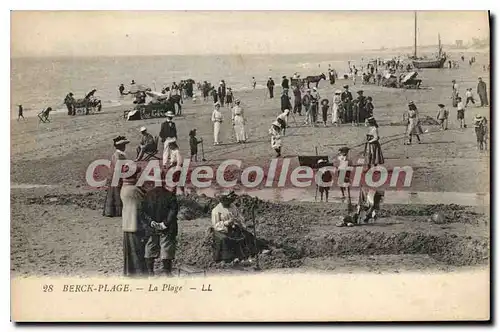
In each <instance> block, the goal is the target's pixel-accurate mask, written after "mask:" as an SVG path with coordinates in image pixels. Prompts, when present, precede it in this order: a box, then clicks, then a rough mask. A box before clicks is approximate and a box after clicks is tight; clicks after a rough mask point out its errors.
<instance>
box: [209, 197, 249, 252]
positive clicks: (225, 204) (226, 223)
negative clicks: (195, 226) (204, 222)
mask: <svg viewBox="0 0 500 332" xmlns="http://www.w3.org/2000/svg"><path fill="white" fill-rule="evenodd" d="M236 198H237V196H236V195H235V194H234V192H232V191H231V192H229V193H227V192H225V193H223V194H221V195H219V202H220V203H219V204H218V205H216V206H215V208H214V209H213V210H212V230H213V235H214V242H215V243H214V244H215V247H214V249H215V250H214V251H215V252H214V260H215V261H216V262H218V261H224V262H232V261H234V260H240V259H246V258H248V257H249V255H252V254H255V253H256V247H255V237H254V235H253V234H252V233H250V232H249V231H247V230H246V228H245V226H244V221H245V219H244V217H243V216H242V214H241V213H240V211H239V210H238V208H237V207H236V206H235V205H234V204H233V202H234V201H235V200H236Z"/></svg>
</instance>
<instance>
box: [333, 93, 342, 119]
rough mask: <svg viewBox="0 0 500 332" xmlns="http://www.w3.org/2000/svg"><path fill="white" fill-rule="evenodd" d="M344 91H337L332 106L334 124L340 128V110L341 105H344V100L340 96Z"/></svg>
mask: <svg viewBox="0 0 500 332" xmlns="http://www.w3.org/2000/svg"><path fill="white" fill-rule="evenodd" d="M341 94H342V91H340V90H335V94H334V95H333V106H332V124H334V125H336V126H338V125H339V109H340V104H341V103H342V98H341V97H340V95H341Z"/></svg>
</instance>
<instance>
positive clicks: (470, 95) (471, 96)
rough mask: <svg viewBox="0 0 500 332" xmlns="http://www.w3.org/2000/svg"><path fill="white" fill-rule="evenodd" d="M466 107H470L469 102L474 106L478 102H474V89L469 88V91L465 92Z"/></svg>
mask: <svg viewBox="0 0 500 332" xmlns="http://www.w3.org/2000/svg"><path fill="white" fill-rule="evenodd" d="M465 98H466V100H465V107H467V105H469V102H471V103H473V104H474V105H475V104H476V102H475V101H474V94H473V93H472V88H468V89H467V91H465Z"/></svg>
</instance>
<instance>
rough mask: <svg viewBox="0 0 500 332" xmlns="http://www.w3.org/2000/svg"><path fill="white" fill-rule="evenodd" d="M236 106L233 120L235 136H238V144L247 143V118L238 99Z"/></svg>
mask: <svg viewBox="0 0 500 332" xmlns="http://www.w3.org/2000/svg"><path fill="white" fill-rule="evenodd" d="M235 104H236V106H234V107H233V111H232V113H233V114H232V120H233V128H234V134H235V136H236V142H237V143H245V142H246V140H247V135H246V132H245V122H246V121H245V117H244V115H243V109H242V108H241V107H240V101H239V100H238V99H236V100H235Z"/></svg>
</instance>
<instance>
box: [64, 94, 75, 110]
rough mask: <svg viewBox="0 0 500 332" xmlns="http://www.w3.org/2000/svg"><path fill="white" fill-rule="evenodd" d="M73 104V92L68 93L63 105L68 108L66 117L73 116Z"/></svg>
mask: <svg viewBox="0 0 500 332" xmlns="http://www.w3.org/2000/svg"><path fill="white" fill-rule="evenodd" d="M74 102H75V98H73V92H70V93H68V94H67V95H66V97H65V98H64V105H66V107H67V108H68V115H75V108H74V107H73V103H74Z"/></svg>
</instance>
